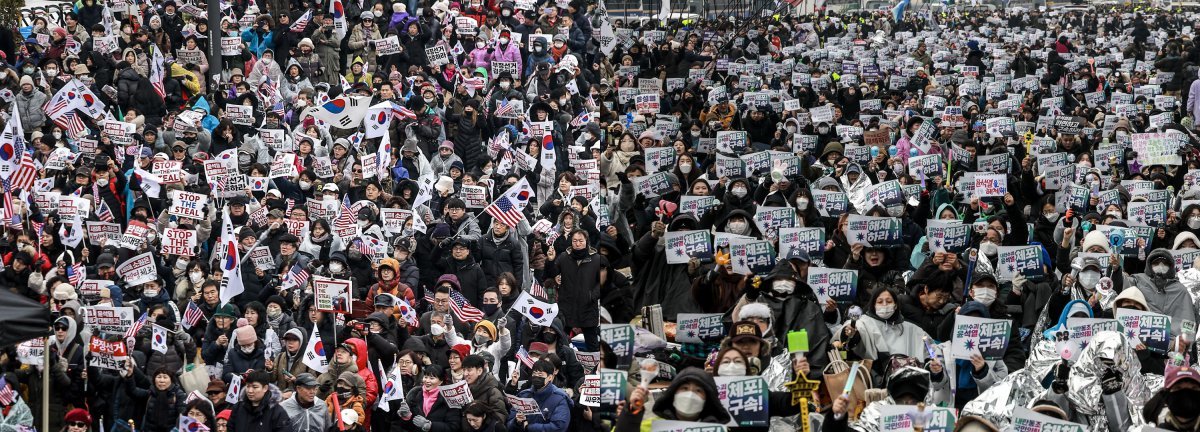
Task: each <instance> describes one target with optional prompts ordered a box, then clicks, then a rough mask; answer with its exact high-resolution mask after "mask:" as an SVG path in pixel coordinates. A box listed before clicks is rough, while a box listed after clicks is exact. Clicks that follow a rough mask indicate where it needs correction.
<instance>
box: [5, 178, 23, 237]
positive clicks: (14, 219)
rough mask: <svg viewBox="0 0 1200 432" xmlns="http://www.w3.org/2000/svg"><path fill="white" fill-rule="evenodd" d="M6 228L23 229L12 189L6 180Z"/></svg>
mask: <svg viewBox="0 0 1200 432" xmlns="http://www.w3.org/2000/svg"><path fill="white" fill-rule="evenodd" d="M3 183H4V226H6V227H9V228H16V229H20V228H21V215H19V214H17V211H16V208H15V207H13V197H12V187H11V186H10V185H9V182H8V180H4V181H3Z"/></svg>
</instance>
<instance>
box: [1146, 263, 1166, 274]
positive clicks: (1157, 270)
mask: <svg viewBox="0 0 1200 432" xmlns="http://www.w3.org/2000/svg"><path fill="white" fill-rule="evenodd" d="M1150 268H1151V269H1153V270H1154V274H1156V275H1159V276H1166V275H1167V273H1168V272H1170V271H1171V265H1170V264H1155V265H1153V266H1150Z"/></svg>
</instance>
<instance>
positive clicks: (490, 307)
mask: <svg viewBox="0 0 1200 432" xmlns="http://www.w3.org/2000/svg"><path fill="white" fill-rule="evenodd" d="M499 309H500V305H495V304H485V305H483V306H482V307H481V310H483V313H484V314H485V315H491V314H494V313H496V311H497V310H499Z"/></svg>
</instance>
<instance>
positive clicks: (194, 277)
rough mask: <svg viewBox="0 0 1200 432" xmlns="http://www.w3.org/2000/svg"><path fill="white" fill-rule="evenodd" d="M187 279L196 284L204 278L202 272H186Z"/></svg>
mask: <svg viewBox="0 0 1200 432" xmlns="http://www.w3.org/2000/svg"><path fill="white" fill-rule="evenodd" d="M188 280H191V281H192V283H193V284H198V283H200V281H203V280H204V273H200V272H191V273H189V274H188Z"/></svg>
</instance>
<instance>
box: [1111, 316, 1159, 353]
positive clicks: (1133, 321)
mask: <svg viewBox="0 0 1200 432" xmlns="http://www.w3.org/2000/svg"><path fill="white" fill-rule="evenodd" d="M1114 315H1115V316H1116V318H1117V321H1119V322H1120V323H1121V325H1123V326H1124V327H1125V336H1126V337H1128V338H1129V341H1130V343H1131V344H1132V345H1137V343H1138V342H1140V343H1141V344H1143V345H1146V348H1149V349H1150V350H1151V351H1154V352H1157V353H1160V354H1165V353H1166V352H1167V346H1168V345H1170V343H1171V317H1170V316H1168V315H1163V314H1159V313H1154V312H1142V311H1139V310H1135V309H1125V308H1117V310H1116V312H1115V314H1114Z"/></svg>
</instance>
